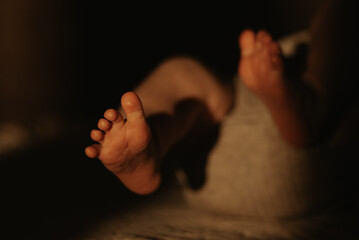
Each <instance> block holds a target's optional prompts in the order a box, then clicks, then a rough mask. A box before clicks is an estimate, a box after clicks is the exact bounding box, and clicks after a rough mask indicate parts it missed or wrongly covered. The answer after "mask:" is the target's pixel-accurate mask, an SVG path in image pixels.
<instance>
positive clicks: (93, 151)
mask: <svg viewBox="0 0 359 240" xmlns="http://www.w3.org/2000/svg"><path fill="white" fill-rule="evenodd" d="M100 150H101V146H100V145H99V144H93V145H91V146H89V147H87V148H86V149H85V154H86V156H87V157H89V158H95V157H97V156H98V155H99V153H100Z"/></svg>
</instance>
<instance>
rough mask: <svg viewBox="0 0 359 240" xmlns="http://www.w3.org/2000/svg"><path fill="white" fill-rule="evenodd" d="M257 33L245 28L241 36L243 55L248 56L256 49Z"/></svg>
mask: <svg viewBox="0 0 359 240" xmlns="http://www.w3.org/2000/svg"><path fill="white" fill-rule="evenodd" d="M254 42H255V34H254V32H253V31H252V30H244V31H243V32H242V33H241V35H240V36H239V47H240V48H241V55H242V56H248V55H250V54H251V53H252V52H253V50H254Z"/></svg>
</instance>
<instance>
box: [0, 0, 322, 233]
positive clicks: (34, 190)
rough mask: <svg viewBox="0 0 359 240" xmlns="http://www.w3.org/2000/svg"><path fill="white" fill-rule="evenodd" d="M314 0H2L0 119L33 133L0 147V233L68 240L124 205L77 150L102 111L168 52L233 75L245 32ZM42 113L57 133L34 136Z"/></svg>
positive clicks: (287, 27)
mask: <svg viewBox="0 0 359 240" xmlns="http://www.w3.org/2000/svg"><path fill="white" fill-rule="evenodd" d="M318 2H319V1H310V0H306V1H300V2H299V1H286V0H281V1H269V0H263V1H240V2H238V3H237V4H235V5H226V4H224V3H223V4H222V3H216V4H214V5H212V6H209V5H201V6H194V5H193V4H189V3H188V4H187V3H183V2H171V4H166V5H159V6H154V5H147V6H145V5H142V4H137V5H136V4H133V6H126V5H125V4H123V3H121V4H120V3H119V2H118V1H82V0H74V1H69V0H66V1H65V0H64V1H48V0H37V1H26V0H16V1H15V0H3V1H1V2H0V18H1V19H0V31H1V33H0V36H1V37H0V50H1V54H0V56H1V58H0V74H1V75H0V123H1V124H3V123H12V124H17V125H18V126H23V127H24V129H28V131H29V133H30V134H29V136H30V137H29V138H28V139H27V140H28V141H27V143H26V144H25V146H23V147H22V146H20V147H19V148H17V149H12V150H11V151H10V150H9V151H8V152H5V153H4V154H0V182H1V190H0V191H1V197H0V201H1V202H0V206H1V213H0V218H1V220H2V222H3V223H2V224H1V225H0V226H1V232H2V233H1V234H2V235H3V236H5V235H6V233H9V234H11V236H12V238H15V239H22V238H24V237H26V239H33V238H34V239H42V238H44V239H67V238H70V236H74V235H75V234H76V233H78V232H81V231H82V230H86V229H88V228H90V227H91V224H92V223H94V222H96V221H97V222H98V221H101V218H102V217H104V216H106V215H108V214H111V211H113V208H121V207H123V206H125V204H120V203H123V202H124V201H125V200H124V199H134V198H135V197H134V195H132V194H131V193H129V192H127V191H126V190H124V188H123V186H122V185H121V183H119V181H118V180H117V179H115V178H114V177H113V176H112V175H111V174H110V173H109V172H108V171H106V170H105V169H104V168H103V166H102V165H101V163H100V162H99V161H96V160H89V159H87V158H86V157H85V156H84V153H83V150H84V147H85V146H87V145H88V144H90V143H91V141H90V138H89V133H90V130H91V128H95V127H96V122H97V121H98V118H99V117H101V115H102V114H103V111H104V110H105V109H107V108H109V107H117V106H118V104H119V101H120V97H121V94H122V93H124V92H126V91H128V90H131V89H132V88H133V87H134V86H136V85H137V84H139V83H140V82H141V80H142V79H143V78H144V77H145V76H146V75H147V74H148V73H149V72H150V71H151V70H152V69H153V68H154V67H156V65H158V64H159V63H160V62H161V61H163V60H165V59H166V58H168V57H172V56H178V55H186V56H191V57H194V58H196V59H198V60H199V61H201V62H203V64H205V65H206V66H208V67H209V68H210V69H211V70H212V71H214V72H215V73H216V74H218V75H219V76H220V77H223V78H232V77H233V76H234V75H235V74H236V68H237V63H238V56H239V52H238V47H237V42H238V35H239V33H240V32H241V31H242V30H243V29H245V28H253V29H255V30H259V29H266V30H267V31H269V32H270V33H271V34H272V35H273V37H274V38H275V39H277V38H280V37H282V36H285V35H287V34H290V33H293V32H295V31H298V30H301V29H303V28H306V27H307V26H308V23H309V20H310V18H311V16H312V15H313V12H314V11H315V9H316V8H317V6H318ZM49 117H50V119H55V122H59V124H58V125H56V126H57V129H58V131H55V133H56V134H55V135H51V136H52V137H51V138H47V137H44V136H48V135H46V134H45V135H42V137H41V136H40V137H39V136H38V135H36V134H35V133H36V131H34V130H33V129H34V125H36V124H38V123H39V122H40V123H41V121H42V120H43V119H48V118H49ZM38 128H40V129H43V128H45V127H44V124H38ZM40 132H41V131H40ZM0 238H1V236H0ZM4 239H5V238H4Z"/></svg>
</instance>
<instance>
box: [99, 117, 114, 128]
mask: <svg viewBox="0 0 359 240" xmlns="http://www.w3.org/2000/svg"><path fill="white" fill-rule="evenodd" d="M97 126H98V128H99V129H101V130H102V131H108V130H110V128H111V123H110V122H109V121H107V120H106V119H104V118H101V119H100V120H99V121H98V123H97Z"/></svg>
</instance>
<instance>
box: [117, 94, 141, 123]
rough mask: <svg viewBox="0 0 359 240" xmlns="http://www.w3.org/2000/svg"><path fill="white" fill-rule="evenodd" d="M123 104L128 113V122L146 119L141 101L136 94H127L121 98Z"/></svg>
mask: <svg viewBox="0 0 359 240" xmlns="http://www.w3.org/2000/svg"><path fill="white" fill-rule="evenodd" d="M121 104H122V107H123V110H124V111H125V113H126V117H127V121H134V120H135V121H136V120H143V119H144V118H145V114H144V111H143V107H142V103H141V100H140V98H139V97H138V96H137V95H136V94H135V93H134V92H127V93H125V94H124V95H123V96H122V98H121Z"/></svg>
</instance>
